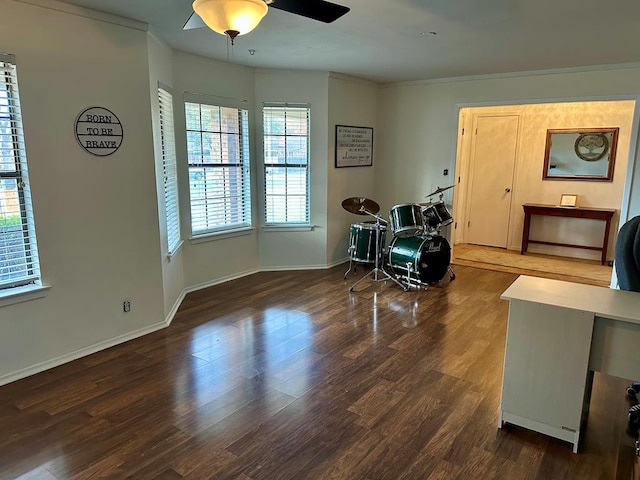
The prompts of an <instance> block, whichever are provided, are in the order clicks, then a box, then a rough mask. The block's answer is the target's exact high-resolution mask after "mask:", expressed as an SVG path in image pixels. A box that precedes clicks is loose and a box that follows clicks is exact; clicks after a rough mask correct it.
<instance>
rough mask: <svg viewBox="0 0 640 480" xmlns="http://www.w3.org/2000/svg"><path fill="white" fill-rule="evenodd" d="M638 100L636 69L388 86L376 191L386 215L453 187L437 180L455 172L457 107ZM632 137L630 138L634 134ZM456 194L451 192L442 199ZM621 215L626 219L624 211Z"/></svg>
mask: <svg viewBox="0 0 640 480" xmlns="http://www.w3.org/2000/svg"><path fill="white" fill-rule="evenodd" d="M639 94H640V68H637V67H629V68H620V69H611V70H601V71H584V72H574V73H548V74H535V75H528V76H527V75H523V76H515V75H514V76H506V77H502V78H500V77H487V78H479V79H466V80H463V79H458V80H452V81H448V82H444V81H441V82H431V83H429V82H415V83H405V84H396V85H390V86H385V87H383V88H381V90H380V97H379V105H378V131H379V135H378V136H377V137H378V140H379V141H378V144H379V145H380V148H378V155H377V160H378V168H377V172H376V191H377V192H380V193H381V194H382V197H381V198H382V203H383V204H384V205H385V207H386V208H388V207H389V206H391V205H393V204H395V203H402V202H406V201H421V200H420V199H421V198H422V196H423V195H425V194H426V193H425V192H427V191H429V190H430V189H431V188H433V186H434V185H440V186H442V185H443V184H449V183H451V184H453V183H454V177H453V175H450V176H449V177H444V176H443V175H442V173H443V169H445V168H448V169H450V171H451V172H452V171H453V168H454V166H455V152H456V137H457V128H458V110H459V107H460V106H468V105H482V104H485V105H487V104H505V103H513V104H515V103H525V102H529V103H534V102H542V101H544V102H550V101H551V102H553V101H563V100H576V99H583V100H584V99H591V98H593V99H603V97H607V98H609V97H611V98H613V97H615V98H629V99H635V98H636V97H637V96H638V95H639ZM631 133H632V136H633V135H635V131H632V132H631ZM631 156H633V155H631ZM635 168H636V172H637V173H636V178H640V175H638V174H639V173H640V171H639V170H638V168H640V167H638V165H637V163H636V165H635ZM631 188H632V190H631V192H632V194H631V208H630V209H629V215H628V216H629V217H630V216H633V215H638V214H640V191H638V186H637V183H636V185H634V186H632V187H631ZM454 193H456V192H455V188H453V189H451V194H449V195H448V196H447V197H450V195H453V194H454ZM447 197H445V200H447ZM618 208H620V207H618ZM622 210H623V215H624V211H625V210H626V205H623V206H622ZM623 220H624V218H623Z"/></svg>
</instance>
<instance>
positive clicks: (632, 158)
mask: <svg viewBox="0 0 640 480" xmlns="http://www.w3.org/2000/svg"><path fill="white" fill-rule="evenodd" d="M615 100H633V101H634V102H635V104H636V106H635V109H634V112H633V120H632V122H631V136H630V138H629V157H628V159H627V172H626V177H625V182H624V188H623V192H622V204H621V205H620V224H619V225H618V228H620V227H621V226H622V225H623V224H624V223H625V222H626V221H627V220H629V209H630V206H631V189H632V187H633V172H634V170H635V166H636V158H637V157H639V156H640V144H639V136H640V132H639V129H640V94H629V95H594V96H579V97H573V96H571V97H548V98H535V99H522V100H499V101H486V102H460V103H456V104H455V105H454V116H455V119H456V120H455V132H454V135H453V142H452V143H453V145H452V149H451V152H452V155H451V161H450V164H449V165H450V168H451V171H452V172H455V175H456V176H455V182H454V184H455V185H456V186H460V185H461V184H462V181H461V179H462V178H466V175H467V174H468V171H465V169H464V167H465V165H464V162H463V161H462V160H463V159H462V155H463V153H465V152H464V148H463V142H462V131H463V128H464V123H465V122H464V118H463V119H462V120H461V115H460V111H461V110H462V109H463V108H474V107H500V106H502V107H505V106H518V105H531V104H546V103H567V102H598V101H602V102H606V101H615ZM636 189H640V178H639V179H638V185H636ZM454 190H457V189H454ZM463 192H464V189H462V190H458V191H457V192H456V191H454V192H453V198H452V201H453V211H454V215H456V216H455V217H454V218H459V219H461V220H459V221H456V222H455V223H454V231H453V234H452V237H453V238H452V240H453V241H452V245H451V247H452V249H455V244H456V243H461V240H458V238H459V237H458V229H457V228H456V227H457V226H459V225H460V224H461V223H463V222H464V220H465V218H466V217H465V216H464V212H463V210H464V209H463V208H462V206H463V205H464V202H463V201H464V197H465V195H464V193H463ZM461 197H462V198H461ZM461 200H462V201H461ZM616 286H617V278H616V273H615V269H614V270H613V276H612V279H611V287H612V288H616Z"/></svg>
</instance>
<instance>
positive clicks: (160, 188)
mask: <svg viewBox="0 0 640 480" xmlns="http://www.w3.org/2000/svg"><path fill="white" fill-rule="evenodd" d="M147 38H148V43H147V46H148V55H149V86H150V94H151V124H152V126H153V148H154V154H155V165H156V195H157V199H158V216H159V222H158V225H159V229H160V258H159V261H160V264H161V265H162V287H163V293H164V295H163V296H164V315H165V318H166V319H168V320H171V318H172V317H173V313H174V312H175V310H176V309H177V308H178V306H179V302H180V301H181V300H182V298H183V294H182V292H183V290H184V288H185V284H184V275H183V269H184V261H183V250H182V248H180V249H179V250H178V251H177V252H175V253H174V254H173V255H172V256H171V257H169V252H168V242H167V224H166V212H165V203H164V178H163V172H162V136H161V132H160V104H159V101H158V83H161V84H162V85H163V86H164V87H166V88H169V89H171V90H172V91H173V51H172V50H171V48H169V47H168V46H167V45H166V44H164V43H163V42H162V41H160V40H159V39H158V38H156V37H155V36H154V35H152V34H148V37H147ZM173 95H174V100H175V96H176V95H175V92H173ZM178 97H180V95H178ZM174 103H175V105H174V109H178V108H181V106H182V105H181V102H174Z"/></svg>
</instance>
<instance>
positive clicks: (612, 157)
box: [542, 127, 619, 182]
mask: <svg viewBox="0 0 640 480" xmlns="http://www.w3.org/2000/svg"><path fill="white" fill-rule="evenodd" d="M618 130H619V128H618V127H611V128H561V129H552V130H547V142H546V144H545V148H544V167H543V170H542V179H543V180H587V181H592V182H612V181H613V168H614V164H615V161H616V148H617V146H618ZM556 133H579V134H586V135H588V134H596V133H611V144H610V145H609V152H608V159H609V165H608V168H607V174H606V175H604V176H597V175H553V174H549V154H550V152H551V143H552V136H553V135H554V134H556Z"/></svg>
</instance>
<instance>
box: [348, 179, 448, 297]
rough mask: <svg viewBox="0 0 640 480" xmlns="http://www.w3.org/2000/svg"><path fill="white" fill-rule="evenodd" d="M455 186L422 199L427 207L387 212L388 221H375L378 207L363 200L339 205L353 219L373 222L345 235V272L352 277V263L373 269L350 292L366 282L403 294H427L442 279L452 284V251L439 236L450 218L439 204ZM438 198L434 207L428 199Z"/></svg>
mask: <svg viewBox="0 0 640 480" xmlns="http://www.w3.org/2000/svg"><path fill="white" fill-rule="evenodd" d="M453 187H454V185H451V186H448V187H444V188H438V189H436V191H434V192H432V193H430V194H429V195H427V196H426V197H425V198H428V199H429V202H427V203H402V204H399V205H395V206H394V207H393V208H391V210H390V212H389V221H387V220H386V219H384V218H383V217H381V216H379V215H378V212H379V211H380V206H379V205H378V204H377V203H376V202H374V201H373V200H370V199H368V198H363V197H352V198H347V199H345V200H344V201H343V202H342V207H343V208H344V209H345V210H347V211H348V212H350V213H354V214H356V215H369V216H371V217H373V218H374V219H375V221H368V222H361V223H354V224H352V225H351V227H350V231H349V248H348V249H347V253H348V255H349V269H348V270H347V271H346V272H345V274H344V278H345V279H346V278H347V275H348V274H349V272H350V271H351V270H354V271H355V268H356V265H355V264H356V263H365V264H373V265H374V268H373V270H371V271H370V272H368V273H367V274H366V275H365V276H364V277H362V278H361V279H359V280H358V281H357V282H356V283H354V284H353V285H352V286H351V287H350V288H349V290H350V291H353V289H354V287H355V286H356V285H358V284H359V283H360V282H361V281H363V280H364V279H365V278H367V277H369V276H372V277H373V280H374V281H376V282H377V281H382V280H386V279H390V280H392V281H393V282H395V283H396V284H398V285H399V286H401V287H402V288H403V289H404V290H405V291H408V290H409V289H411V288H414V289H415V288H427V287H428V286H429V285H432V284H435V283H438V282H441V281H442V280H443V279H444V277H445V275H447V273H448V274H449V277H450V280H454V279H455V278H456V276H455V273H453V270H452V269H451V266H450V261H451V246H450V245H449V242H448V241H447V239H446V238H445V237H443V236H441V235H440V230H441V229H442V228H443V227H445V226H447V225H450V224H451V223H453V217H452V216H451V213H449V210H448V209H447V206H446V205H445V203H444V201H443V200H442V198H443V196H444V194H443V192H444V191H446V190H448V189H450V188H453ZM435 195H439V196H440V197H439V199H438V200H437V201H435V202H432V201H431V197H433V196H435ZM387 227H388V228H389V229H390V230H391V233H392V234H393V239H392V240H391V243H390V244H389V248H388V249H386V250H385V243H386V236H387Z"/></svg>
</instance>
